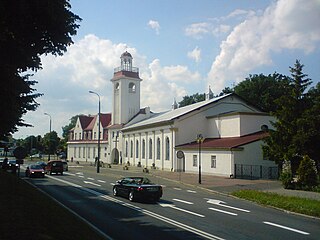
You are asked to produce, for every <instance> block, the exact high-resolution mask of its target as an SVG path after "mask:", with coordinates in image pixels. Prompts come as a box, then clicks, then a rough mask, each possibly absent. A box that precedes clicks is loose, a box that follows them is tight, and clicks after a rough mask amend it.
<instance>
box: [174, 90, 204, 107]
mask: <svg viewBox="0 0 320 240" xmlns="http://www.w3.org/2000/svg"><path fill="white" fill-rule="evenodd" d="M205 99H206V95H205V94H199V93H196V94H193V95H192V96H184V97H183V99H182V101H181V102H179V107H184V106H187V105H190V104H194V103H197V102H201V101H204V100H205Z"/></svg>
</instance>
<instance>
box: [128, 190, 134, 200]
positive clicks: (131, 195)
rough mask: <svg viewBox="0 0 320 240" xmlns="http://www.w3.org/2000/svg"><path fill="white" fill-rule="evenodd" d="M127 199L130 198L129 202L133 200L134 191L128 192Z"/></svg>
mask: <svg viewBox="0 0 320 240" xmlns="http://www.w3.org/2000/svg"><path fill="white" fill-rule="evenodd" d="M129 200H130V202H133V201H134V200H135V198H134V192H133V191H131V192H130V193H129Z"/></svg>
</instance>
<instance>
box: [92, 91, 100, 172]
mask: <svg viewBox="0 0 320 240" xmlns="http://www.w3.org/2000/svg"><path fill="white" fill-rule="evenodd" d="M89 93H92V94H95V95H97V96H98V98H99V110H98V161H97V173H99V172H100V95H99V94H98V93H96V92H93V91H89Z"/></svg>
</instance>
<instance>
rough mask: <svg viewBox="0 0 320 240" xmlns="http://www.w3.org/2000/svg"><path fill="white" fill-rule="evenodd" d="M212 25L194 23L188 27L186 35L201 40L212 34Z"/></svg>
mask: <svg viewBox="0 0 320 240" xmlns="http://www.w3.org/2000/svg"><path fill="white" fill-rule="evenodd" d="M210 29H211V24H210V23H208V22H201V23H193V24H191V25H189V26H188V27H186V29H185V34H186V35H187V36H190V37H194V38H196V39H201V38H202V37H203V35H205V34H207V33H209V32H210Z"/></svg>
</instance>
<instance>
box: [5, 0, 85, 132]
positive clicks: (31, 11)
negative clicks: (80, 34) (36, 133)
mask: <svg viewBox="0 0 320 240" xmlns="http://www.w3.org/2000/svg"><path fill="white" fill-rule="evenodd" d="M70 8H71V5H70V4H69V0H55V1H51V0H29V1H25V0H15V1H11V0H2V1H1V7H0V32H1V36H0V52H1V58H0V75H1V80H0V81H1V94H0V109H1V111H2V112H5V115H6V117H5V118H3V119H2V120H1V125H0V138H1V137H3V136H5V135H8V134H10V133H13V132H15V131H16V130H17V127H19V126H30V125H29V124H27V123H25V122H24V120H23V119H22V117H23V115H24V114H26V113H27V112H28V111H34V110H36V109H37V107H38V106H39V104H38V103H37V102H36V99H37V98H38V97H40V96H41V95H42V94H40V93H37V92H36V89H35V88H34V86H35V84H36V83H37V81H35V80H29V78H30V77H31V76H32V74H30V73H32V72H36V71H38V70H39V69H41V58H40V57H41V55H43V54H45V55H47V54H53V55H62V54H63V53H64V52H65V51H66V50H67V47H68V46H69V45H70V44H72V43H73V42H72V39H71V36H74V35H75V34H76V29H77V28H78V27H79V25H78V24H77V22H78V21H80V20H81V18H80V17H79V16H77V15H75V14H73V13H72V12H71V11H70ZM26 72H28V74H26Z"/></svg>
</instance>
